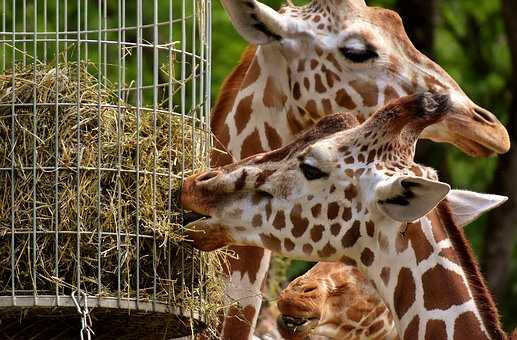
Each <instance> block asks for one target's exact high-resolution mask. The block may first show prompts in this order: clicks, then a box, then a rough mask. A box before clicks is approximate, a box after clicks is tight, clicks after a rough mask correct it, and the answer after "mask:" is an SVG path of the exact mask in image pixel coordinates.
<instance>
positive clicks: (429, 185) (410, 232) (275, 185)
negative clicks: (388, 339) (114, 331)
mask: <svg viewBox="0 0 517 340" xmlns="http://www.w3.org/2000/svg"><path fill="white" fill-rule="evenodd" d="M450 104H451V103H450V101H449V100H448V99H447V96H444V95H438V94H430V93H425V94H422V95H413V96H408V97H404V98H401V99H399V100H397V101H394V102H392V103H391V104H388V105H387V106H386V107H385V108H383V109H382V110H380V111H378V112H377V113H376V114H374V115H373V116H372V117H371V118H369V119H368V120H367V121H366V122H365V123H364V124H362V125H360V126H358V127H355V128H352V129H349V130H345V131H340V132H339V131H338V128H339V129H342V127H343V126H346V125H347V124H346V123H343V120H345V119H346V116H343V115H334V116H330V117H327V118H324V119H322V120H321V122H320V123H319V124H317V126H316V127H315V128H314V129H312V130H310V131H309V132H307V133H306V134H304V135H303V136H301V137H300V138H299V139H297V140H296V141H295V142H293V143H291V144H289V145H288V146H285V147H283V148H281V149H278V150H276V151H272V152H266V153H263V154H260V155H257V156H253V157H250V158H248V159H245V160H243V161H240V162H238V163H236V164H232V165H227V166H224V167H220V168H216V169H214V170H211V171H208V172H205V173H203V174H200V175H195V176H191V177H189V178H187V179H186V180H185V182H184V186H183V192H182V204H183V205H184V207H185V208H186V209H190V210H192V211H194V212H196V213H198V214H200V215H203V216H206V218H204V219H200V220H198V221H195V222H193V223H191V224H190V225H189V226H188V227H189V228H190V230H191V232H190V237H191V238H192V240H193V244H194V246H195V247H196V248H198V249H202V250H208V251H209V250H213V249H217V248H219V247H222V246H224V245H227V244H237V245H253V246H258V247H264V248H267V249H269V250H272V251H275V252H277V253H280V254H282V255H285V256H289V257H296V258H300V259H305V260H310V261H341V262H344V263H348V264H352V265H357V266H358V268H359V270H361V272H363V274H364V275H365V276H366V277H367V278H368V279H369V280H370V281H371V283H372V285H373V286H374V287H375V289H376V290H377V291H378V293H379V294H380V296H381V297H382V299H383V300H384V301H385V302H386V304H387V305H388V307H389V309H390V311H391V312H392V314H393V317H394V320H395V324H396V327H397V331H398V334H400V335H401V338H403V339H424V336H425V338H427V339H451V338H454V339H471V340H473V339H506V335H505V334H504V332H503V330H502V328H501V325H500V322H499V317H498V313H497V309H496V307H495V305H494V303H493V300H492V298H491V295H490V293H489V292H488V290H487V288H486V285H485V283H484V281H483V279H482V277H481V274H480V272H479V270H478V267H477V264H476V261H475V259H474V257H473V255H472V252H471V250H470V246H469V244H468V242H467V240H466V239H465V237H464V234H463V232H462V230H461V229H460V228H459V227H458V226H457V225H456V224H455V222H454V220H453V218H452V217H451V211H450V208H449V206H448V203H447V199H446V198H445V197H446V195H447V193H448V192H449V190H450V187H449V186H448V185H447V184H445V183H441V182H438V181H437V180H436V174H435V173H434V171H433V170H432V169H429V168H426V167H423V166H420V165H417V164H416V163H414V162H413V156H414V148H415V144H416V141H417V138H418V137H419V135H420V133H421V132H422V131H423V130H424V129H425V128H426V127H428V126H429V125H431V124H434V123H437V122H438V121H439V120H440V119H442V118H443V117H444V115H445V113H446V112H447V111H449V106H450ZM336 127H338V128H336ZM435 207H436V208H435Z"/></svg>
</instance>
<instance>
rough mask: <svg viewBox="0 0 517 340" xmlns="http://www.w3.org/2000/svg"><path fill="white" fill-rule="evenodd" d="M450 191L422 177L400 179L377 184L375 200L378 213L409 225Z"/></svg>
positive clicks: (446, 186) (440, 184)
mask: <svg viewBox="0 0 517 340" xmlns="http://www.w3.org/2000/svg"><path fill="white" fill-rule="evenodd" d="M450 189H451V187H450V186H449V185H448V184H446V183H442V182H438V181H431V180H428V179H425V178H422V177H414V176H400V177H394V178H390V179H387V180H384V181H382V182H381V183H379V184H378V185H377V187H376V189H375V198H376V202H377V206H378V207H379V209H380V210H381V211H382V212H383V213H384V214H386V215H387V216H388V217H390V218H392V219H393V220H395V221H399V222H412V221H414V220H416V219H419V218H420V217H422V216H424V215H425V214H427V213H428V212H429V211H431V210H432V209H433V208H434V207H436V206H437V205H438V203H440V201H441V200H443V199H444V198H445V196H446V195H447V193H448V192H449V190H450Z"/></svg>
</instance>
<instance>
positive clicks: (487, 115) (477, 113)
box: [474, 107, 497, 124]
mask: <svg viewBox="0 0 517 340" xmlns="http://www.w3.org/2000/svg"><path fill="white" fill-rule="evenodd" d="M474 119H475V120H476V121H478V122H479V123H485V124H487V123H488V124H494V123H496V122H497V118H495V116H494V115H493V114H492V113H491V112H490V111H488V110H485V109H483V108H482V107H476V108H475V109H474Z"/></svg>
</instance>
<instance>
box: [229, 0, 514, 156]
mask: <svg viewBox="0 0 517 340" xmlns="http://www.w3.org/2000/svg"><path fill="white" fill-rule="evenodd" d="M222 3H223V5H224V7H225V8H226V10H227V12H228V14H229V16H230V18H231V20H232V22H233V24H234V26H235V28H236V29H237V31H238V32H239V33H240V34H241V35H242V36H243V37H244V38H245V39H246V40H248V41H249V42H250V43H252V44H254V45H258V49H259V50H260V51H261V58H258V59H257V60H254V61H253V62H252V63H251V66H250V68H249V69H248V70H247V74H246V75H245V80H244V82H243V84H242V90H243V91H244V92H245V89H246V88H247V89H248V90H249V91H248V92H246V93H245V94H243V96H242V97H241V98H240V101H238V105H239V107H240V108H241V109H243V110H241V111H240V116H243V117H244V115H245V114H246V110H244V108H246V107H252V109H253V110H260V111H264V110H266V111H267V110H271V111H272V112H273V111H274V112H277V111H279V110H285V111H286V112H285V117H283V118H282V119H285V120H286V124H285V126H288V127H289V129H288V130H289V131H287V130H286V131H275V132H276V133H275V132H272V131H271V130H272V129H273V128H271V126H269V127H268V126H266V128H265V131H264V135H266V136H267V139H268V141H269V144H270V145H271V144H275V140H277V139H280V140H282V136H284V135H286V134H288V133H293V132H297V131H300V130H302V129H304V128H305V127H307V126H309V125H311V124H312V123H313V122H315V121H317V120H318V119H319V118H320V117H321V116H323V115H326V114H332V113H334V112H342V111H345V110H353V111H354V112H355V113H356V115H357V117H358V118H359V121H361V122H362V120H364V119H366V118H367V117H368V116H369V115H370V114H372V113H373V112H375V111H376V110H378V109H379V108H380V107H382V106H383V105H384V104H386V103H388V102H389V101H390V100H392V99H395V98H398V97H400V96H403V95H409V94H415V93H419V92H423V91H440V92H444V93H448V95H449V97H450V105H449V110H448V114H447V116H446V118H445V119H444V120H442V121H440V122H438V123H437V124H434V125H432V126H429V127H428V128H427V129H426V130H425V131H424V132H423V134H422V137H424V138H428V139H432V140H434V141H439V142H449V143H452V144H454V145H456V146H457V147H459V148H460V149H462V150H463V151H465V152H467V153H468V154H471V155H476V156H487V155H490V154H493V153H504V152H506V151H508V149H509V147H510V142H509V137H508V133H507V131H506V129H505V128H504V126H503V125H502V124H501V123H500V122H499V121H498V119H497V118H496V117H495V116H494V115H493V114H492V113H491V112H489V111H487V110H485V109H483V108H481V107H479V106H478V105H476V104H475V103H473V102H472V100H471V99H470V98H469V97H468V96H467V95H466V94H465V93H464V92H463V91H462V89H461V88H460V87H459V86H458V84H457V83H456V82H455V81H454V80H453V79H452V78H451V77H450V76H449V75H448V74H447V72H445V71H444V70H443V69H442V68H441V67H440V66H439V65H437V64H436V63H434V62H433V61H431V60H430V59H429V58H427V57H426V56H425V55H423V54H422V53H420V52H419V51H418V50H417V49H416V48H415V47H414V46H413V45H412V43H411V41H410V40H409V38H408V36H407V34H406V32H405V30H404V27H403V24H402V21H401V19H400V17H399V16H398V15H397V14H396V13H395V12H393V11H390V10H387V9H381V8H376V7H368V6H367V5H366V4H365V2H364V1H363V0H313V1H312V2H311V3H310V4H308V5H306V6H303V7H297V6H294V5H292V4H288V5H286V6H284V7H282V8H281V9H280V10H279V11H276V10H273V9H272V8H270V7H268V6H267V5H264V4H262V3H260V2H258V1H255V0H222ZM250 91H251V92H250ZM244 92H243V93H244ZM257 93H262V94H263V98H257V97H258V94H257ZM259 101H260V102H261V103H262V102H263V104H264V105H263V106H264V107H262V108H260V109H259V108H256V107H255V106H254V105H255V104H256V103H257V102H259ZM236 105H237V104H236ZM240 116H239V117H236V118H235V120H236V122H237V128H236V131H237V133H239V132H240V131H241V130H242V129H244V127H243V126H239V124H244V123H243V121H245V119H244V118H242V117H240ZM265 123H267V121H266V122H265ZM265 123H264V124H265ZM268 124H270V123H268ZM261 133H262V132H260V131H259V132H258V134H261ZM273 137H275V138H273ZM238 143H241V141H238Z"/></svg>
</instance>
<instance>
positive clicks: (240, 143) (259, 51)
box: [211, 45, 302, 163]
mask: <svg viewBox="0 0 517 340" xmlns="http://www.w3.org/2000/svg"><path fill="white" fill-rule="evenodd" d="M268 65H275V70H270V67H269V66H268ZM279 70H284V71H279ZM287 71H288V67H287V63H286V60H285V57H284V56H283V55H282V54H281V53H280V52H279V49H278V48H274V47H271V46H268V45H266V46H259V47H255V46H252V45H250V46H249V47H248V48H247V49H246V51H245V52H244V54H243V57H242V58H241V62H240V64H239V65H238V66H237V67H236V68H235V69H234V71H233V72H232V74H231V75H230V76H229V77H228V78H227V80H226V81H225V83H224V84H223V87H222V89H221V94H220V96H219V99H218V102H217V104H216V105H215V107H214V110H213V111H212V122H211V124H212V131H213V132H214V134H215V136H216V138H217V139H218V141H219V143H218V144H219V146H220V148H222V150H224V151H227V152H228V153H229V154H230V155H231V158H230V157H226V163H229V162H231V161H232V160H239V159H242V158H245V157H247V156H250V155H253V154H257V153H260V152H263V151H268V150H272V149H276V148H278V147H280V146H282V145H284V144H286V143H288V142H290V141H291V140H293V139H294V134H293V133H292V132H291V131H290V130H289V128H288V123H287V120H286V119H287V114H286V112H287V108H288V107H289V105H290V103H289V102H288V101H289V98H290V97H289V96H288V93H289V87H288V84H289V81H288V77H289V76H288V72H287ZM257 113H260V114H257ZM301 129H302V128H301V127H299V129H298V130H299V131H300V130H301ZM216 158H223V157H221V156H218V157H216Z"/></svg>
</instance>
